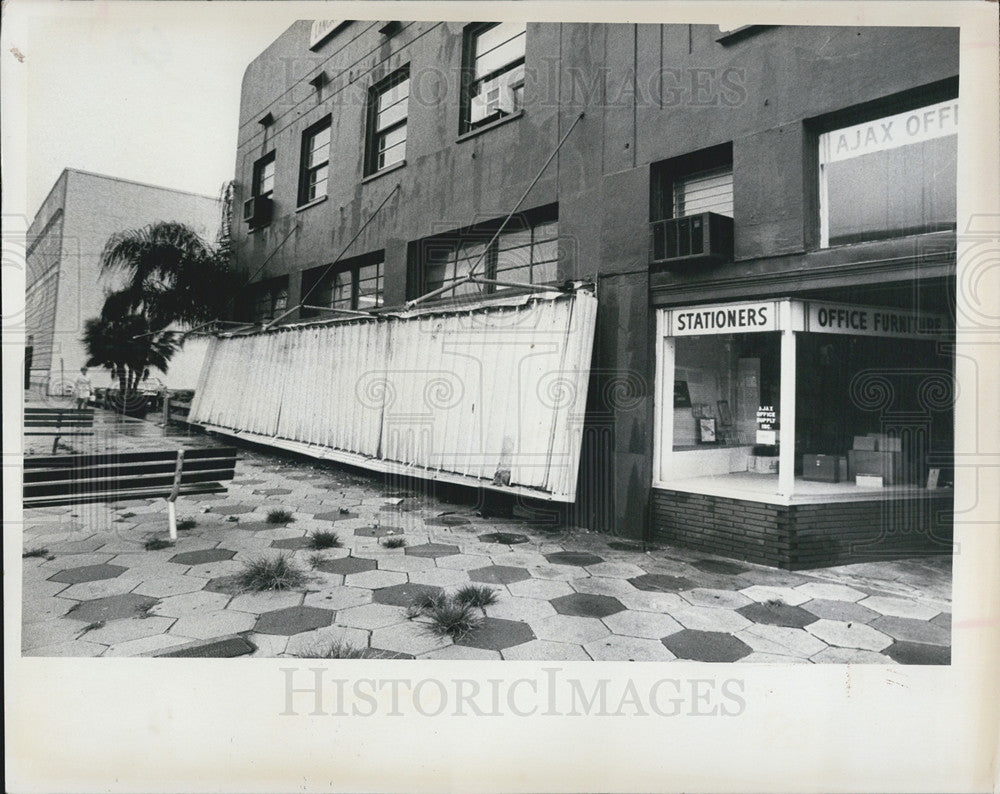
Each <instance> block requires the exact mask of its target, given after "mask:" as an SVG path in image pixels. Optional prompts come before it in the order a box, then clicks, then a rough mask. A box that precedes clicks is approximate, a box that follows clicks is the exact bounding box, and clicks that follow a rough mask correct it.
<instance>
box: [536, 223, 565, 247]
mask: <svg viewBox="0 0 1000 794" xmlns="http://www.w3.org/2000/svg"><path fill="white" fill-rule="evenodd" d="M532 231H533V232H534V237H535V242H536V243H538V242H541V241H542V240H554V239H556V238H557V237H558V236H559V221H547V222H545V223H539V224H538V225H537V226H535V227H534V229H533V230H532Z"/></svg>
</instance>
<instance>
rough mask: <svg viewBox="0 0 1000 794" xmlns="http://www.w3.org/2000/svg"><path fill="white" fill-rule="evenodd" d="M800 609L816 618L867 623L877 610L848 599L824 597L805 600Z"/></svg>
mask: <svg viewBox="0 0 1000 794" xmlns="http://www.w3.org/2000/svg"><path fill="white" fill-rule="evenodd" d="M800 609H804V610H806V611H807V612H811V613H812V614H813V615H815V616H816V617H818V618H826V619H827V620H841V621H844V622H845V623H868V622H869V621H872V620H874V619H875V618H877V617H878V616H879V615H878V612H875V611H874V610H871V609H869V608H868V607H863V606H861V605H860V604H855V603H852V602H850V601H829V600H827V599H825V598H814V599H813V600H812V601H806V602H805V603H804V604H803V605H802V606H801V607H800Z"/></svg>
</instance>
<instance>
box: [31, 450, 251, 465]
mask: <svg viewBox="0 0 1000 794" xmlns="http://www.w3.org/2000/svg"><path fill="white" fill-rule="evenodd" d="M223 456H224V457H232V458H235V457H236V447H195V448H193V449H186V450H184V460H185V462H187V461H189V460H201V459H203V458H218V457H223ZM176 459H177V450H175V449H170V450H155V451H151V452H101V453H88V454H74V455H37V456H33V457H30V458H25V459H24V465H25V468H26V469H45V468H54V469H55V468H59V469H71V468H74V467H76V466H79V465H80V462H81V461H83V462H84V463H85V464H87V465H102V464H106V463H142V462H144V461H163V460H168V461H170V462H171V463H172V462H173V461H175V460H176Z"/></svg>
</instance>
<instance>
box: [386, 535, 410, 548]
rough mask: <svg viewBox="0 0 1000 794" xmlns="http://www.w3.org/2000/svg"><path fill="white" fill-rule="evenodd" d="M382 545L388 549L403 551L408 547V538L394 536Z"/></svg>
mask: <svg viewBox="0 0 1000 794" xmlns="http://www.w3.org/2000/svg"><path fill="white" fill-rule="evenodd" d="M382 545H383V546H384V547H385V548H387V549H401V548H403V546H405V545H406V538H401V537H399V536H398V535H393V536H390V537H388V538H386V539H385V540H383V541H382Z"/></svg>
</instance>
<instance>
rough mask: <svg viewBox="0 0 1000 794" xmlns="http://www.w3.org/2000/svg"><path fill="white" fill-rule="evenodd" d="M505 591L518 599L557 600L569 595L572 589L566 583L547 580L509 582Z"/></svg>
mask: <svg viewBox="0 0 1000 794" xmlns="http://www.w3.org/2000/svg"><path fill="white" fill-rule="evenodd" d="M507 589H508V590H509V591H510V594H511V595H512V596H517V597H518V598H541V599H546V600H547V599H549V598H558V597H559V596H564V595H569V594H570V593H572V592H573V588H572V587H570V586H569V585H568V584H567V583H566V582H554V581H550V580H548V579H522V580H521V581H520V582H511V583H510V584H508V585H507Z"/></svg>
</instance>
